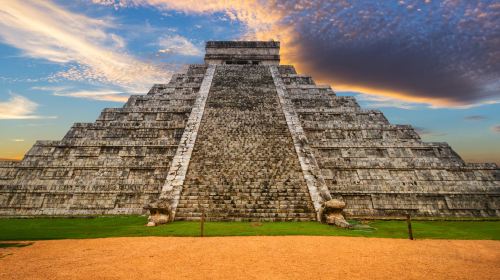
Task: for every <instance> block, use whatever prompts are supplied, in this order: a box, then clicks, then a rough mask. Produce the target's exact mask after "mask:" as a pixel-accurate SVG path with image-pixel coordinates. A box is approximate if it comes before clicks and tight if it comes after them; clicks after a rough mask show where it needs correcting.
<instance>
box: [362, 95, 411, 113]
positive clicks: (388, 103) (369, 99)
mask: <svg viewBox="0 0 500 280" xmlns="http://www.w3.org/2000/svg"><path fill="white" fill-rule="evenodd" d="M356 98H357V99H358V100H359V101H361V102H365V103H366V106H367V107H372V108H384V107H394V108H400V109H407V110H411V109H415V108H416V107H417V106H418V105H419V104H416V103H412V102H405V101H402V100H401V99H397V98H391V97H387V96H382V95H369V94H358V95H356Z"/></svg>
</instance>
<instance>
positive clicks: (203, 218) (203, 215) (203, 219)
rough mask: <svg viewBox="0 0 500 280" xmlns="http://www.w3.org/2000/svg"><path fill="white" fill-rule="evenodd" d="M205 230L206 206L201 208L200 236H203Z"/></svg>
mask: <svg viewBox="0 0 500 280" xmlns="http://www.w3.org/2000/svg"><path fill="white" fill-rule="evenodd" d="M204 231H205V208H201V220H200V237H203V235H204Z"/></svg>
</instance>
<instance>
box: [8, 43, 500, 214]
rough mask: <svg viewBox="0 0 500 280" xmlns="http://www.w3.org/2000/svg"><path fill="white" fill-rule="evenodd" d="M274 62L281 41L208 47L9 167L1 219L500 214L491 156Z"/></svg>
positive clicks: (499, 194) (496, 172) (37, 146)
mask: <svg viewBox="0 0 500 280" xmlns="http://www.w3.org/2000/svg"><path fill="white" fill-rule="evenodd" d="M279 61H280V57H279V42H274V41H271V42H260V41H259V42H257V41H253V42H239V41H238V42H237V41H211V42H208V43H207V45H206V55H205V64H203V65H190V66H189V69H188V70H187V72H186V73H184V74H176V75H174V76H173V77H172V79H171V81H170V82H169V83H168V84H157V85H154V86H153V88H152V89H151V90H150V91H149V93H148V94H146V95H133V96H131V97H130V99H129V100H128V102H127V103H126V104H125V105H124V106H123V107H122V108H108V109H104V110H103V111H102V113H101V115H100V116H99V118H98V119H97V120H96V121H95V122H93V123H75V124H74V125H73V126H72V127H71V129H70V130H69V132H68V133H67V134H66V135H65V136H64V138H63V139H62V140H60V141H37V142H36V143H35V145H34V146H33V147H32V148H31V150H30V151H29V152H28V153H27V154H26V155H25V157H24V159H23V160H22V161H20V162H0V215H1V216H38V215H49V216H57V215H63V216H77V215H103V214H112V215H115V214H143V213H145V210H144V206H145V205H146V204H148V203H150V202H153V201H155V200H157V199H158V198H159V197H162V196H168V197H170V198H172V200H171V207H172V210H173V212H174V214H175V219H176V220H196V219H199V217H200V214H201V209H205V211H206V213H207V217H208V219H210V220H262V221H277V220H316V219H317V217H318V214H317V213H318V211H319V209H320V207H321V205H322V203H324V202H325V201H327V200H329V199H332V198H335V199H340V200H343V201H344V202H345V203H346V205H347V206H346V208H345V209H344V212H345V214H346V215H347V216H348V217H366V216H370V217H380V216H397V215H403V214H408V213H409V214H412V215H414V216H459V217H465V216H480V217H487V216H500V183H499V180H500V171H499V169H498V168H497V166H496V165H495V164H467V163H464V161H463V160H462V159H461V158H460V157H459V156H458V155H457V154H456V153H455V152H454V151H453V150H452V149H451V148H450V147H449V146H448V145H447V144H446V143H424V142H422V141H421V140H420V137H419V136H418V134H417V133H416V132H415V130H414V129H413V128H412V127H411V126H408V125H393V124H390V123H389V122H388V121H387V119H386V118H385V117H384V115H383V114H382V112H380V111H378V110H366V109H362V108H360V106H359V105H358V104H357V103H356V100H355V99H354V98H353V97H345V96H336V95H335V93H334V92H333V91H332V89H331V88H330V87H329V86H324V85H316V84H315V83H314V81H313V80H312V78H311V77H309V76H305V75H299V74H297V73H296V71H295V69H294V67H293V66H289V65H280V64H279Z"/></svg>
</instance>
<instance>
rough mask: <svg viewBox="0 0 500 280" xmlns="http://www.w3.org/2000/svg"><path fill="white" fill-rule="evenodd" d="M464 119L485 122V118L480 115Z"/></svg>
mask: <svg viewBox="0 0 500 280" xmlns="http://www.w3.org/2000/svg"><path fill="white" fill-rule="evenodd" d="M464 119H466V120H468V121H481V120H485V119H486V117H485V116H481V115H472V116H466V117H465V118H464Z"/></svg>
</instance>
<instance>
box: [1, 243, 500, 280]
mask: <svg viewBox="0 0 500 280" xmlns="http://www.w3.org/2000/svg"><path fill="white" fill-rule="evenodd" d="M0 279H93V280H96V279H420V280H421V279H500V242H499V241H462V240H415V241H410V240H400V239H380V238H359V237H358V238H351V237H321V236H285V237H208V238H180V237H179V238H177V237H141V238H104V239H86V240H54V241H35V242H34V243H33V244H32V245H30V246H27V247H22V248H13V247H10V248H3V249H0Z"/></svg>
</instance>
